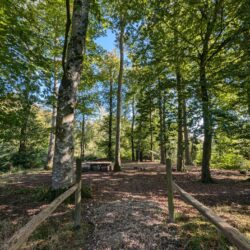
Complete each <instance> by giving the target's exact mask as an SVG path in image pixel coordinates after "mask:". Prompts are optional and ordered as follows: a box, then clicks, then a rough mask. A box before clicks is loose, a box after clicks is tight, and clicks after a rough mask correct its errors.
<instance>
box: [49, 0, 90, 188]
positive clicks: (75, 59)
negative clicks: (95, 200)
mask: <svg viewBox="0 0 250 250" xmlns="http://www.w3.org/2000/svg"><path fill="white" fill-rule="evenodd" d="M89 5H90V3H89V0H74V8H73V15H72V31H71V36H70V40H69V44H68V46H67V56H66V63H65V70H64V73H63V77H62V82H61V85H60V88H59V93H58V104H57V120H56V143H55V155H54V164H53V171H52V188H53V189H60V188H68V187H70V186H71V185H72V184H73V183H74V181H75V172H74V140H73V128H74V112H75V106H76V94H77V87H78V84H79V82H80V79H81V71H82V62H83V54H84V48H85V41H86V34H87V28H88V15H89Z"/></svg>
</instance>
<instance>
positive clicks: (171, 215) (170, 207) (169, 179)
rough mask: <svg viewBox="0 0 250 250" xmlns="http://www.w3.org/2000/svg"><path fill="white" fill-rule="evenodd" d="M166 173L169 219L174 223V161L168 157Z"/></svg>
mask: <svg viewBox="0 0 250 250" xmlns="http://www.w3.org/2000/svg"><path fill="white" fill-rule="evenodd" d="M166 173H167V193H168V216H169V218H168V221H169V222H170V223H174V201H173V199H174V195H173V181H172V163H171V159H169V158H168V159H166Z"/></svg>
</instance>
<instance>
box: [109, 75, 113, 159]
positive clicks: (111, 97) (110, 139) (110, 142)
mask: <svg viewBox="0 0 250 250" xmlns="http://www.w3.org/2000/svg"><path fill="white" fill-rule="evenodd" d="M112 123H113V77H112V72H110V80H109V141H108V158H109V160H110V161H112V160H113V150H112Z"/></svg>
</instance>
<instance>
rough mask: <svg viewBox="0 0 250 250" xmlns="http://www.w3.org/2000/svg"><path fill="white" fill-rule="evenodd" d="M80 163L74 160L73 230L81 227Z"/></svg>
mask: <svg viewBox="0 0 250 250" xmlns="http://www.w3.org/2000/svg"><path fill="white" fill-rule="evenodd" d="M81 174H82V161H81V159H76V183H77V184H78V185H77V189H76V192H75V228H76V229H79V228H80V225H81V199H82V196H81V189H82V181H81Z"/></svg>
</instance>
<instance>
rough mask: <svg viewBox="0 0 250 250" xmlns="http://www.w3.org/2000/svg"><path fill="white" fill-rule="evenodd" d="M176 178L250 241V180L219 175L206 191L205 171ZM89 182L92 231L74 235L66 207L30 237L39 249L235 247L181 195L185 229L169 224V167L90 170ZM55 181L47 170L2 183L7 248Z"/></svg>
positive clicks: (1, 230)
mask: <svg viewBox="0 0 250 250" xmlns="http://www.w3.org/2000/svg"><path fill="white" fill-rule="evenodd" d="M173 175H174V179H175V181H176V182H177V183H178V184H179V185H180V186H181V187H182V188H184V189H185V190H186V191H187V192H189V193H190V194H192V195H193V196H194V197H195V198H197V199H198V200H199V201H201V202H202V203H204V204H205V205H207V206H209V207H211V208H212V209H213V210H214V211H215V212H216V213H217V214H218V215H220V216H221V217H223V218H224V219H226V220H227V221H228V222H229V223H230V224H231V225H233V226H235V227H236V228H238V229H239V230H240V231H241V232H242V233H245V234H246V235H247V236H250V226H249V223H248V222H249V219H250V185H249V182H248V181H246V180H247V178H248V177H247V176H242V175H240V174H239V172H238V171H225V170H212V175H213V178H214V180H215V182H216V184H209V185H205V184H202V183H201V182H200V181H199V179H200V169H199V168H192V169H189V171H188V172H187V173H177V172H174V173H173ZM82 179H83V184H90V185H91V187H92V191H93V192H92V193H93V198H92V199H87V200H86V199H84V200H83V202H82V205H83V209H82V215H83V225H87V227H86V231H85V233H84V234H83V233H82V232H75V231H73V230H72V215H71V214H73V211H74V206H73V205H70V204H69V205H67V204H65V205H61V206H60V207H59V208H58V209H57V210H56V212H55V213H54V214H53V216H51V218H50V219H48V221H47V222H46V223H44V224H43V225H42V226H41V227H40V228H38V229H37V230H36V234H35V235H34V236H33V237H32V238H31V239H30V241H29V243H30V244H33V247H32V249H84V250H85V249H89V250H102V249H110V250H111V249H146V250H147V249H205V250H207V249H229V248H228V247H226V248H225V247H224V248H222V247H221V243H220V237H219V236H218V234H217V231H216V229H215V228H214V227H212V226H211V224H209V223H208V222H206V221H204V220H203V219H202V218H201V216H200V215H199V213H198V212H197V211H196V210H195V209H193V208H192V207H191V206H190V205H188V204H186V203H185V202H183V201H182V200H181V199H180V197H179V196H178V194H175V199H174V201H175V215H176V222H177V224H167V218H168V214H167V198H166V197H167V194H166V180H165V167H164V166H163V165H159V164H157V163H142V164H137V163H133V164H131V163H129V164H124V165H123V171H122V172H120V173H113V172H88V173H83V174H82ZM50 180H51V175H50V173H49V172H44V171H42V172H41V171H40V172H37V173H29V174H10V175H6V176H1V177H0V184H1V185H0V220H1V223H0V224H1V225H0V246H1V242H4V241H5V240H6V239H8V238H9V237H10V236H11V235H12V234H13V233H14V232H15V231H16V230H17V228H20V227H21V226H22V225H24V224H25V223H26V222H27V221H28V220H29V218H30V217H31V216H32V215H33V214H36V213H38V212H39V211H41V209H42V208H43V207H44V206H46V202H45V201H40V200H39V201H37V199H36V198H37V197H36V195H37V194H42V193H43V191H44V190H46V187H47V188H48V187H49V186H50ZM44 187H45V189H44ZM34 194H35V196H34ZM66 213H67V214H66ZM66 215H67V216H66ZM62 221H63V223H62ZM83 230H84V227H83ZM83 235H86V237H87V239H85V236H84V237H83ZM62 242H63V244H64V245H63V247H62ZM29 246H30V245H29ZM29 246H28V247H27V248H26V249H31V248H30V247H29ZM57 246H58V247H61V248H57ZM223 246H224V245H223ZM0 248H1V247H0Z"/></svg>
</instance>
